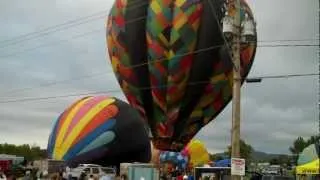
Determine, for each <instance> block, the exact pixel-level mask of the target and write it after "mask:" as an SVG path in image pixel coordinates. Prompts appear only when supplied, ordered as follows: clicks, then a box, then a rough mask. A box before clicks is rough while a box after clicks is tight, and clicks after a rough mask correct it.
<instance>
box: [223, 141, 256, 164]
mask: <svg viewBox="0 0 320 180" xmlns="http://www.w3.org/2000/svg"><path fill="white" fill-rule="evenodd" d="M253 151H254V149H253V148H252V146H251V145H249V144H246V142H245V141H244V140H242V139H241V140H240V157H241V158H243V159H246V160H247V161H250V160H251V154H252V152H253ZM225 153H226V154H227V155H228V156H229V157H231V146H228V151H227V152H225Z"/></svg>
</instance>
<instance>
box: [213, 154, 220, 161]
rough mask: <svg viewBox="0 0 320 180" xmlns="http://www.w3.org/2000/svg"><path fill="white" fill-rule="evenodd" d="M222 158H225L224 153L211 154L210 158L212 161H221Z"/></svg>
mask: <svg viewBox="0 0 320 180" xmlns="http://www.w3.org/2000/svg"><path fill="white" fill-rule="evenodd" d="M222 159H223V157H222V155H219V154H210V160H211V161H219V160H222Z"/></svg>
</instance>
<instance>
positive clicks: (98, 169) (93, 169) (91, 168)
mask: <svg viewBox="0 0 320 180" xmlns="http://www.w3.org/2000/svg"><path fill="white" fill-rule="evenodd" d="M82 172H84V173H85V174H86V175H87V176H88V177H89V176H90V175H94V176H95V177H99V178H100V177H101V176H104V175H108V176H111V177H115V176H116V171H115V169H113V168H109V167H102V166H98V165H82V166H79V167H76V168H74V169H71V171H70V174H71V177H72V179H79V177H80V175H81V173H82Z"/></svg>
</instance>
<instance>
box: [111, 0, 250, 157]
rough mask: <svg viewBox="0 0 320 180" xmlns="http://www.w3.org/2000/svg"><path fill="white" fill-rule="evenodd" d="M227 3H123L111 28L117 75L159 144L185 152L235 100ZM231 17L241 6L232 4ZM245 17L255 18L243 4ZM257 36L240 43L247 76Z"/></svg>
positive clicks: (118, 1) (141, 0)
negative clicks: (225, 34)
mask: <svg viewBox="0 0 320 180" xmlns="http://www.w3.org/2000/svg"><path fill="white" fill-rule="evenodd" d="M225 3H226V1H224V0H212V1H211V0H210V1H199V0H195V1H191V0H179V1H173V0H127V1H123V0H116V1H115V3H114V5H113V7H112V9H111V12H110V14H109V17H108V22H107V45H108V51H109V56H110V61H111V63H112V67H113V70H114V72H115V75H116V77H117V80H118V82H119V84H120V86H121V88H122V91H123V92H124V94H125V96H126V98H127V99H128V101H129V103H130V104H131V105H132V106H133V107H134V108H136V109H138V110H139V112H140V114H141V116H142V117H143V118H144V119H145V120H146V121H147V122H148V123H149V126H150V129H151V132H152V135H153V143H154V145H155V146H156V147H157V148H158V149H161V150H168V151H181V150H182V149H183V147H184V146H185V145H186V144H187V143H188V142H189V141H190V140H191V139H192V137H193V136H194V135H195V134H196V133H197V132H198V131H199V130H200V129H201V128H202V127H203V126H205V125H206V124H207V123H209V122H210V121H211V120H213V119H214V118H215V117H216V116H217V115H218V114H219V113H220V112H221V111H222V110H223V109H224V107H225V106H226V105H227V104H228V103H229V102H230V100H231V98H232V81H233V74H232V72H233V71H232V70H233V65H232V61H231V58H230V54H231V52H230V51H229V50H228V48H226V47H227V46H226V45H225V44H226V43H225V41H224V39H223V35H222V29H221V26H222V24H221V22H222V18H223V17H224V14H225V11H226V9H225V7H226V6H227V5H226V4H225ZM227 7H229V8H228V11H229V15H230V16H234V14H235V13H234V12H235V6H232V5H228V6H227ZM241 8H242V10H241V18H242V20H243V19H244V17H245V16H247V17H249V19H253V15H252V12H251V10H250V8H249V7H248V5H247V3H246V2H245V1H244V0H242V1H241ZM255 50H256V36H255V37H254V38H253V40H252V41H250V42H246V43H242V45H241V54H240V57H241V68H239V70H240V71H241V75H242V77H243V78H245V77H246V76H247V74H248V73H249V70H250V68H251V65H252V63H253V60H254V55H255Z"/></svg>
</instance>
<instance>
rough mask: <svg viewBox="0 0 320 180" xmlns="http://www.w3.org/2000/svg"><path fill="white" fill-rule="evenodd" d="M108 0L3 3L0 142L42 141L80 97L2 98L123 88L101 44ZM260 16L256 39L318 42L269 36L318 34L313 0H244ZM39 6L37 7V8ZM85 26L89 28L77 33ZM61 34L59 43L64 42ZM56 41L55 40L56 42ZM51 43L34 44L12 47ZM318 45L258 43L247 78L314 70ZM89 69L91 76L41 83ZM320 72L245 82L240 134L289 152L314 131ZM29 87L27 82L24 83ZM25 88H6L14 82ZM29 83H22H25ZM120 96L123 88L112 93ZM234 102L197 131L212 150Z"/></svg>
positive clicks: (262, 146) (223, 134) (222, 140)
mask: <svg viewBox="0 0 320 180" xmlns="http://www.w3.org/2000/svg"><path fill="white" fill-rule="evenodd" d="M112 3H113V1H105V0H104V1H102V0H92V1H85V0H77V1H74V0H68V1H63V0H57V1H50V2H49V1H48V2H47V1H41V0H31V1H30V2H28V3H27V4H24V5H21V3H19V2H17V1H3V2H0V23H1V24H2V26H1V29H0V41H1V42H0V82H1V87H0V109H1V112H0V118H1V124H0V143H2V142H9V143H17V144H21V143H30V144H33V143H37V144H39V145H41V146H42V147H46V143H47V139H48V135H49V132H50V130H51V128H52V124H53V121H54V120H55V119H56V118H57V117H58V116H59V114H60V113H61V112H63V110H64V109H65V108H66V107H68V106H69V105H71V104H72V103H73V102H74V101H76V100H77V99H79V98H80V97H81V96H79V97H68V98H57V99H48V100H41V101H40V100H39V101H26V102H15V103H1V102H3V101H6V100H14V99H23V98H29V97H48V96H59V95H66V94H77V93H86V92H100V91H102V92H108V91H110V90H115V89H120V88H119V85H118V84H117V82H116V80H115V77H114V75H113V73H112V70H111V67H110V62H109V60H108V58H107V56H106V47H105V30H104V25H105V17H104V15H106V14H107V12H108V10H109V9H110V7H111V5H112ZM248 3H249V4H250V6H251V7H252V10H253V12H254V15H255V17H256V21H257V23H258V39H259V45H265V44H284V43H290V44H297V43H301V44H310V43H313V44H316V43H318V42H317V41H305V42H278V43H275V42H266V41H270V40H288V39H289V40H292V39H295V40H297V39H316V38H319V36H318V34H319V29H318V27H319V22H318V18H317V15H316V14H317V10H318V9H317V7H318V6H319V5H318V2H317V1H301V0H281V1H277V0H248ZM35 9H36V10H35ZM102 11H105V13H101V14H100V13H99V14H98V15H97V16H93V17H96V18H95V19H94V20H92V21H90V22H88V23H84V24H82V25H78V26H73V27H70V28H68V29H65V30H63V31H57V32H55V33H52V34H49V35H46V36H44V35H41V37H39V38H36V39H34V40H30V41H26V42H21V43H17V44H15V45H11V46H6V47H2V46H3V42H2V40H7V39H11V38H15V37H16V36H19V35H23V34H25V33H29V32H34V31H39V30H41V29H43V28H45V27H49V26H52V25H55V24H60V23H62V22H66V21H70V20H73V19H77V18H79V17H83V16H89V15H91V14H94V13H95V12H102ZM84 33H86V35H82V36H80V35H81V34H84ZM61 41H63V43H62V42H61ZM57 42H58V43H57ZM48 43H53V44H54V43H56V44H55V45H53V44H52V45H48V46H44V47H42V48H36V49H34V50H32V51H26V52H24V53H19V54H15V55H14V56H9V54H12V53H16V52H20V51H23V50H25V49H29V48H33V47H36V46H42V45H45V44H48ZM317 49H318V47H259V48H258V49H257V54H256V59H255V62H254V65H253V67H252V71H251V72H250V75H249V76H251V77H254V76H265V75H267V76H268V75H278V74H295V73H316V72H318V55H317ZM91 74H99V75H96V76H92V77H90V78H84V79H78V80H73V81H67V82H65V83H58V84H56V85H51V86H42V87H41V86H39V84H47V83H50V82H52V81H63V80H66V79H74V78H78V77H82V76H88V75H91ZM317 83H318V77H303V78H302V77H301V78H290V79H263V81H262V83H259V84H244V86H243V88H242V109H241V136H242V138H243V139H245V140H246V142H248V143H250V144H251V145H252V146H253V147H254V148H255V149H256V150H260V151H266V152H273V153H288V147H289V146H290V145H291V143H292V141H293V140H294V139H295V138H296V137H297V136H303V137H308V136H311V135H314V134H316V133H317V132H318V131H317V130H318V129H317V127H318V125H317V121H318V113H319V110H318V106H317V98H316V97H317V92H319V87H318V84H317ZM29 87H32V88H30V89H28V88H29ZM21 88H22V89H24V90H23V91H15V92H10V91H12V90H15V89H21ZM25 88H26V89H25ZM109 94H111V95H113V96H116V97H119V98H121V99H123V100H124V99H125V98H124V96H123V94H122V93H121V91H118V92H114V91H113V92H112V93H109ZM230 130H231V103H230V104H229V105H228V106H227V108H226V109H225V110H224V111H223V112H222V113H221V114H220V115H219V116H218V117H217V118H216V119H215V120H214V121H212V122H211V123H210V124H208V125H207V126H206V127H204V128H203V129H202V130H201V131H200V132H199V133H198V134H197V136H196V138H199V139H201V140H203V141H204V142H205V143H206V145H207V147H208V149H209V150H210V151H211V152H221V151H224V150H225V149H226V147H227V145H228V144H230V140H231V138H230V134H231V133H230Z"/></svg>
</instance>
